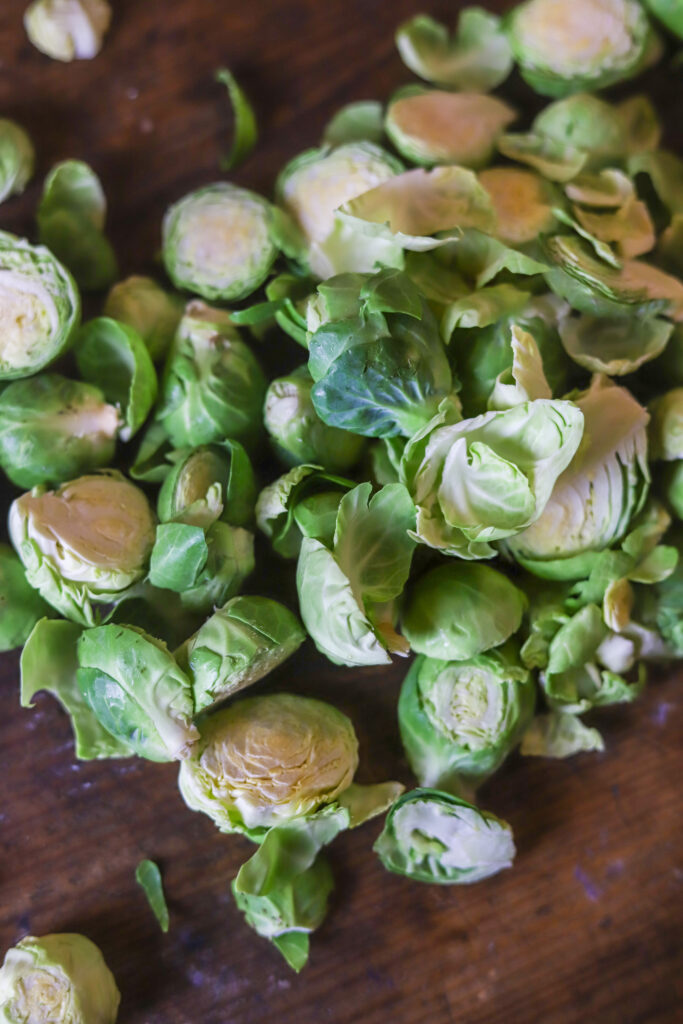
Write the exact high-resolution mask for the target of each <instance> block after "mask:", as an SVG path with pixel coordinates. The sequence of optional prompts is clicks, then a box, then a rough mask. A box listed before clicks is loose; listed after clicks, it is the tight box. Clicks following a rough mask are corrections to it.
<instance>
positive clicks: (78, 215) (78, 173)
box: [36, 160, 118, 291]
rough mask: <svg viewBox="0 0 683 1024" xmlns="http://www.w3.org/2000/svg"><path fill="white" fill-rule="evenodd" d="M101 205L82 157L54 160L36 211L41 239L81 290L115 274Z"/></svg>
mask: <svg viewBox="0 0 683 1024" xmlns="http://www.w3.org/2000/svg"><path fill="white" fill-rule="evenodd" d="M106 208H107V203H106V199H105V197H104V192H103V191H102V185H101V184H100V179H99V178H98V177H97V175H96V174H95V172H94V171H93V170H92V168H91V167H89V166H88V165H87V164H85V163H83V162H82V161H81V160H65V161H64V162H63V163H61V164H57V165H56V166H55V167H53V168H52V170H51V171H50V173H49V174H48V176H47V178H46V179H45V184H44V185H43V195H42V197H41V200H40V203H39V204H38V211H37V214H36V219H37V221H38V234H39V236H40V241H41V242H42V243H43V244H44V245H46V246H47V247H48V248H49V249H50V251H51V252H53V253H54V254H55V256H57V257H58V259H60V260H62V262H63V263H64V265H65V266H67V267H68V268H69V270H70V271H71V273H72V274H73V275H74V278H75V279H76V282H77V283H78V284H79V285H80V287H81V288H83V289H84V290H85V291H98V290H99V289H100V288H106V287H107V286H108V285H110V284H111V282H112V281H113V280H114V279H115V278H116V275H117V273H118V269H117V265H116V255H115V253H114V250H113V249H112V247H111V245H110V244H109V242H108V241H107V239H106V238H105V236H104V234H103V228H104V218H105V214H106Z"/></svg>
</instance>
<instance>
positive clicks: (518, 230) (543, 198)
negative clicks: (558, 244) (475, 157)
mask: <svg viewBox="0 0 683 1024" xmlns="http://www.w3.org/2000/svg"><path fill="white" fill-rule="evenodd" d="M479 181H480V183H481V184H482V185H483V186H484V188H485V189H486V191H487V192H488V194H489V195H490V196H491V201H492V203H493V208H494V210H495V211H496V222H497V223H496V229H495V232H494V234H495V235H496V237H497V238H500V240H501V241H502V242H505V243H506V245H513V246H514V245H525V244H526V243H527V242H533V241H534V240H535V239H537V238H538V236H539V235H544V234H547V233H548V232H549V231H552V230H553V229H554V228H555V227H556V225H557V221H556V220H555V215H554V213H553V206H554V205H555V204H556V203H557V195H556V193H555V190H554V189H553V186H552V185H551V184H550V183H549V182H548V181H545V180H544V179H543V178H542V177H541V176H540V174H534V173H533V171H520V170H518V169H517V168H516V167H489V168H487V169H486V170H485V171H481V173H480V174H479Z"/></svg>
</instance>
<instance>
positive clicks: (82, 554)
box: [8, 470, 155, 626]
mask: <svg viewBox="0 0 683 1024" xmlns="http://www.w3.org/2000/svg"><path fill="white" fill-rule="evenodd" d="M154 527H155V521H154V514H153V512H152V510H151V508H150V507H149V503H148V501H147V498H146V497H145V495H144V494H143V493H142V491H141V490H139V489H138V488H137V487H135V485H134V484H131V483H129V482H128V481H127V480H126V479H125V478H124V477H123V476H121V474H120V473H117V472H116V471H114V470H110V471H108V472H103V473H100V474H99V475H96V476H81V477H78V479H76V480H72V481H70V482H69V483H65V484H62V486H61V487H59V488H58V489H57V490H56V491H48V490H47V489H46V488H45V487H35V488H34V489H33V490H32V491H30V492H28V493H27V494H23V495H22V496H21V497H20V498H17V499H16V500H15V501H13V502H12V505H11V507H10V512H9V527H8V528H9V535H10V539H11V541H12V544H13V545H14V547H15V548H16V550H17V553H18V555H19V557H20V558H21V560H22V562H23V563H24V566H25V568H26V578H27V579H28V581H29V583H30V584H31V585H32V586H33V587H35V588H36V590H39V591H40V593H41V594H42V596H43V597H44V598H45V600H46V601H47V602H48V603H49V604H51V605H52V606H53V607H54V608H56V609H57V610H58V611H59V612H61V613H62V615H64V616H66V618H68V619H73V620H74V621H75V622H81V623H83V625H86V626H91V625H94V623H95V618H96V613H95V610H94V609H93V603H101V604H112V603H116V602H117V601H120V600H121V598H122V597H123V595H124V593H125V592H126V590H127V589H128V588H129V587H130V586H131V585H132V584H133V583H136V582H137V581H138V580H140V579H142V577H143V576H144V575H145V574H146V572H147V566H148V562H149V557H150V554H151V551H152V546H153V544H154Z"/></svg>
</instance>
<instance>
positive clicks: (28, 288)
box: [0, 231, 81, 380]
mask: <svg viewBox="0 0 683 1024" xmlns="http://www.w3.org/2000/svg"><path fill="white" fill-rule="evenodd" d="M80 315H81V300H80V296H79V294H78V289H77V288H76V283H75V281H74V279H73V278H72V276H71V274H70V273H69V272H68V270H67V269H66V267H64V266H62V264H61V263H60V262H59V261H58V260H56V259H55V257H54V256H53V255H52V253H51V252H49V251H48V250H47V249H45V248H44V247H43V246H42V245H36V246H33V245H30V244H29V243H28V242H27V241H25V240H23V239H21V238H17V237H16V235H11V234H10V233H9V232H8V231H0V380H9V379H12V378H14V377H28V376H30V375H31V374H32V373H37V371H38V370H42V369H43V367H44V366H47V364H48V363H51V362H52V361H53V360H54V359H56V358H57V356H58V355H60V354H61V352H62V351H63V350H64V349H65V348H66V347H67V345H68V344H69V342H70V341H71V339H72V337H73V333H74V331H75V330H76V328H77V327H78V323H79V320H80Z"/></svg>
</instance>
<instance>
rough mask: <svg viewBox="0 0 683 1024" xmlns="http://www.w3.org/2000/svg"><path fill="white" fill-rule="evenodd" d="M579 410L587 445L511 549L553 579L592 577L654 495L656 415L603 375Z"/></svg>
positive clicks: (579, 402) (511, 543) (508, 543)
mask: <svg viewBox="0 0 683 1024" xmlns="http://www.w3.org/2000/svg"><path fill="white" fill-rule="evenodd" d="M576 404H577V405H578V407H579V409H580V410H581V412H582V413H583V415H584V419H585V431H584V435H585V441H584V443H583V445H582V446H581V447H580V448H579V451H578V452H577V454H576V456H575V458H574V459H573V460H572V462H571V463H570V465H569V466H568V467H567V469H566V470H565V471H564V473H563V474H562V475H561V476H560V478H559V479H558V481H557V483H556V485H555V488H554V490H553V493H552V495H551V497H550V500H549V501H548V503H547V505H546V506H545V509H544V511H543V512H542V514H541V516H540V517H539V518H538V519H537V520H536V522H535V523H533V524H532V525H531V526H529V527H528V528H527V529H526V530H524V531H523V532H522V533H519V534H517V536H516V537H511V538H509V539H508V540H507V541H506V547H507V548H508V550H509V551H510V552H511V553H512V555H513V556H514V557H515V558H516V559H517V561H519V562H520V563H521V564H522V565H523V566H524V567H525V568H526V569H529V571H531V572H533V573H535V574H537V575H538V576H544V577H546V578H547V579H560V580H562V579H582V578H585V577H586V576H587V575H588V574H589V572H590V570H591V567H592V565H593V563H594V562H595V560H596V558H597V555H598V553H599V552H600V551H602V550H603V549H604V548H607V547H609V546H610V545H612V544H613V543H614V542H615V541H617V540H619V539H620V538H621V537H623V535H624V534H625V533H626V530H627V528H628V525H629V523H630V521H631V520H632V519H633V517H634V516H635V515H636V513H637V512H638V511H639V510H640V509H641V508H642V505H643V503H644V501H645V498H646V496H647V492H648V486H649V480H650V474H649V471H648V466H647V457H646V447H647V436H646V425H647V420H648V415H647V412H646V411H645V409H643V408H642V406H640V405H639V404H638V402H636V400H635V399H634V398H633V397H632V396H631V394H630V393H629V392H628V391H627V390H626V389H625V388H621V387H616V386H614V385H610V384H608V383H606V382H605V381H604V380H603V379H601V378H599V377H596V378H595V380H594V381H593V384H592V385H591V387H590V388H589V390H588V391H586V392H584V393H583V394H582V395H580V396H578V397H577V399H576Z"/></svg>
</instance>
